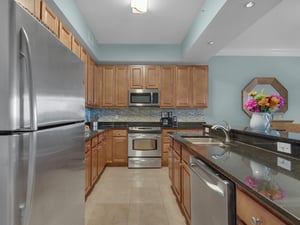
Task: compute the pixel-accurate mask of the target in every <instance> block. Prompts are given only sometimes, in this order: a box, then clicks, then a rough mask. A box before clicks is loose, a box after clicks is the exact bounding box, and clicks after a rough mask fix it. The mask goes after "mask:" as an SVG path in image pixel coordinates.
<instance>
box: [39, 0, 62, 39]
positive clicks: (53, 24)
mask: <svg viewBox="0 0 300 225" xmlns="http://www.w3.org/2000/svg"><path fill="white" fill-rule="evenodd" d="M41 14H42V21H43V22H44V24H45V25H46V26H48V27H49V29H50V30H51V31H53V33H54V34H55V35H56V36H57V37H58V29H59V20H58V17H57V16H56V15H55V14H54V13H53V12H52V10H51V9H50V8H49V6H48V5H47V4H46V3H45V2H44V1H42V12H41Z"/></svg>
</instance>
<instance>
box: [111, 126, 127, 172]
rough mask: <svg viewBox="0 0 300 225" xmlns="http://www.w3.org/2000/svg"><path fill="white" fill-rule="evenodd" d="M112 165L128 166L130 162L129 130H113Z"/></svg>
mask: <svg viewBox="0 0 300 225" xmlns="http://www.w3.org/2000/svg"><path fill="white" fill-rule="evenodd" d="M112 152H113V158H112V165H114V166H127V162H128V143H127V130H125V129H124V130H113V139H112Z"/></svg>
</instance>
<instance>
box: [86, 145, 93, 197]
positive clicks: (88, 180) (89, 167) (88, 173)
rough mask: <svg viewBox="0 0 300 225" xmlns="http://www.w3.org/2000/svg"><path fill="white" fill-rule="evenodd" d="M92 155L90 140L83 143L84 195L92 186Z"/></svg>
mask: <svg viewBox="0 0 300 225" xmlns="http://www.w3.org/2000/svg"><path fill="white" fill-rule="evenodd" d="M91 175H92V155H91V143H90V140H89V141H86V143H85V193H86V194H87V193H88V192H89V190H90V189H91V185H92V176H91Z"/></svg>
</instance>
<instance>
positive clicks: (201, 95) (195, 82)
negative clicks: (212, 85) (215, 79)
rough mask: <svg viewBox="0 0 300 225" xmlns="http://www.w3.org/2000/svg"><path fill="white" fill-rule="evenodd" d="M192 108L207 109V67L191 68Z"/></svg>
mask: <svg viewBox="0 0 300 225" xmlns="http://www.w3.org/2000/svg"><path fill="white" fill-rule="evenodd" d="M191 76H192V91H193V96H192V99H193V104H192V107H196V108H198V107H201V108H203V107H207V106H208V102H207V96H208V67H207V66H193V68H192V75H191Z"/></svg>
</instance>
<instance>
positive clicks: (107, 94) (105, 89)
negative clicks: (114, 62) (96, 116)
mask: <svg viewBox="0 0 300 225" xmlns="http://www.w3.org/2000/svg"><path fill="white" fill-rule="evenodd" d="M102 73H103V74H102V82H103V86H102V106H104V107H113V106H114V99H115V66H109V65H105V66H103V67H102Z"/></svg>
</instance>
